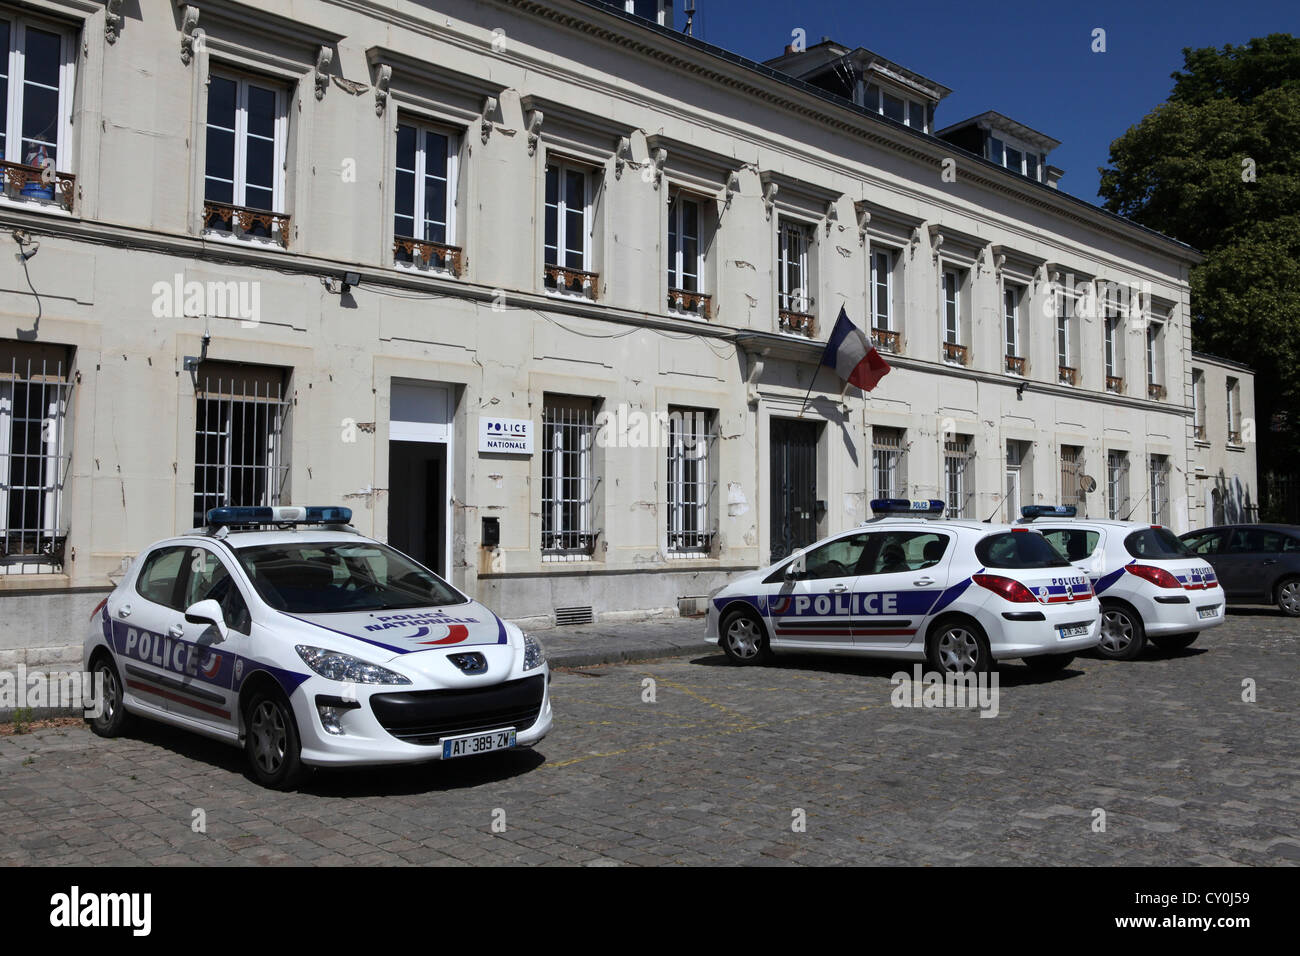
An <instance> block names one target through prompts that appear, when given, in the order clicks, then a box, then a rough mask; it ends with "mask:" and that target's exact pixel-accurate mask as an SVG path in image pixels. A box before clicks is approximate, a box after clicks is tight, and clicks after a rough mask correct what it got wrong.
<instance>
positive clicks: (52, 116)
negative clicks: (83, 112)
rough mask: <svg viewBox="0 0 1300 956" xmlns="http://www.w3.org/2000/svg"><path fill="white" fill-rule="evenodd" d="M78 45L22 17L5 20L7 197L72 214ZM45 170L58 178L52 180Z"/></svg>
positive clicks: (2, 88) (1, 87)
mask: <svg viewBox="0 0 1300 956" xmlns="http://www.w3.org/2000/svg"><path fill="white" fill-rule="evenodd" d="M74 41H75V38H74V36H73V34H72V33H71V31H67V30H59V29H57V28H53V27H51V26H48V25H46V24H44V23H40V22H37V21H29V20H26V19H24V18H21V17H12V18H11V17H8V16H5V17H3V18H0V50H3V53H4V55H3V56H2V57H0V161H3V162H4V163H5V165H4V167H3V169H4V191H5V195H6V196H9V197H11V198H18V199H25V200H31V201H36V202H58V203H60V204H62V205H63V206H65V207H66V208H67V209H69V210H70V209H72V204H73V200H74V198H75V183H76V180H75V178H74V177H73V176H72V175H71V174H68V173H66V172H65V171H66V170H67V169H68V168H69V167H70V164H71V159H72V148H71V139H72V129H71V121H70V119H69V117H70V116H71V113H72V95H73V78H74V65H75V48H76V44H75V42H74ZM38 170H39V171H40V172H39V173H38V172H37V171H38ZM46 170H48V171H49V173H54V174H55V175H54V178H53V179H52V180H51V179H50V178H49V173H46V172H45V171H46ZM42 174H44V175H42Z"/></svg>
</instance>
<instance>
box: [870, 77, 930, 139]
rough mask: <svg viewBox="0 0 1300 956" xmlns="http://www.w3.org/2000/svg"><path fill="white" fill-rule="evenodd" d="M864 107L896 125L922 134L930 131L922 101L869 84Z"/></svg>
mask: <svg viewBox="0 0 1300 956" xmlns="http://www.w3.org/2000/svg"><path fill="white" fill-rule="evenodd" d="M863 105H864V106H866V108H867V109H869V110H871V111H872V112H873V113H879V114H880V115H881V116H884V117H887V118H889V119H891V120H893V121H894V122H896V123H902V124H903V125H904V126H910V127H912V129H917V130H920V131H921V132H922V133H928V132H929V131H930V128H929V126H928V124H927V123H926V121H925V112H926V110H925V104H924V103H922V102H921V101H920V100H914V99H911V98H909V97H906V96H902V95H901V94H898V93H893V92H891V91H889V90H887V89H885V88H884V87H882V86H878V85H877V84H875V83H868V84H867V91H866V101H865V102H864V103H863Z"/></svg>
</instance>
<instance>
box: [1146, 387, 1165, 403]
mask: <svg viewBox="0 0 1300 956" xmlns="http://www.w3.org/2000/svg"><path fill="white" fill-rule="evenodd" d="M1165 394H1166V393H1165V387H1164V386H1163V385H1161V384H1159V383H1157V382H1151V383H1150V384H1149V385H1147V398H1150V399H1152V400H1153V401H1157V402H1163V401H1164V400H1165Z"/></svg>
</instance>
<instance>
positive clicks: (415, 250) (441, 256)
mask: <svg viewBox="0 0 1300 956" xmlns="http://www.w3.org/2000/svg"><path fill="white" fill-rule="evenodd" d="M403 256H405V257H407V258H405V259H403V258H402V257H403ZM464 256H465V252H464V250H463V249H461V248H460V246H449V245H446V244H445V243H441V242H428V241H426V240H424V239H412V238H411V237H410V236H397V237H395V238H394V239H393V258H394V259H396V260H397V261H398V262H406V261H409V262H412V263H414V264H415V265H420V266H425V267H428V266H430V265H433V264H434V262H435V260H436V261H437V263H438V265H440V266H441V267H442V268H443V269H446V270H447V271H448V272H450V273H451V274H452V275H454V276H457V277H459V276H460V270H461V265H462V264H463V262H464Z"/></svg>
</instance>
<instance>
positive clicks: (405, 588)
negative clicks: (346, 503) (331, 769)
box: [84, 507, 552, 789]
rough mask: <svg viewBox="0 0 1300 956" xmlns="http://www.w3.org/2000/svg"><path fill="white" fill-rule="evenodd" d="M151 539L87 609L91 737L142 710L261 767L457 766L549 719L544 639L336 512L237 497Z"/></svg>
mask: <svg viewBox="0 0 1300 956" xmlns="http://www.w3.org/2000/svg"><path fill="white" fill-rule="evenodd" d="M207 517H208V525H207V527H206V528H202V529H196V530H194V531H191V532H189V533H187V534H184V535H181V536H179V537H176V538H170V539H167V540H165V541H159V542H158V543H156V544H154V545H152V546H150V547H149V548H147V549H145V551H144V552H142V553H141V554H140V555H139V557H137V558H136V560H135V561H134V562H133V563H132V565H131V569H130V571H128V573H127V575H126V577H125V578H124V579H123V580H122V581H121V583H120V584H119V585H118V586H117V587H116V588H115V589H114V590H113V592H112V593H111V594H110V595H109V596H108V597H107V598H106V599H105V600H103V601H101V602H100V603H99V605H98V606H97V607H96V608H95V610H94V612H93V613H92V614H91V623H90V632H89V634H88V635H87V637H86V641H85V647H84V663H85V667H86V669H87V671H89V672H91V673H93V674H94V675H96V678H97V679H99V680H102V682H103V688H104V690H103V709H102V714H101V715H100V716H99V717H97V718H95V719H93V720H92V721H91V722H90V723H91V729H92V730H94V731H95V733H97V734H99V735H101V736H105V737H113V736H117V735H118V734H121V733H123V732H124V731H125V730H126V729H127V725H128V723H129V722H130V720H131V719H132V718H134V717H144V718H148V719H151V720H157V721H161V722H163V723H167V724H172V725H175V726H178V727H182V728H185V729H187V730H192V731H194V732H196V733H200V734H203V735H205V736H208V737H212V738H215V739H217V740H221V741H224V742H226V743H229V744H234V745H236V746H240V747H242V748H243V749H244V750H245V752H246V754H247V756H248V761H249V766H250V768H251V770H252V773H253V776H254V777H255V778H256V779H257V780H258V781H259V782H260V783H262V784H264V785H265V786H268V787H272V788H275V789H287V788H290V787H293V786H294V785H295V784H296V782H297V781H298V779H299V778H300V776H301V772H302V769H303V767H304V766H308V767H326V766H357V765H366V764H389V763H412V762H417V761H426V760H439V759H441V760H447V759H452V758H456V757H466V756H472V755H476V754H483V753H488V752H492V751H497V750H508V749H511V748H514V747H528V746H532V745H533V744H536V743H537V742H538V741H540V740H541V739H542V738H543V737H544V736H546V733H547V732H548V731H549V730H550V728H551V720H552V717H551V704H550V695H549V686H548V685H549V682H550V671H549V668H548V667H547V664H546V657H545V654H544V652H543V650H542V647H541V645H540V644H539V643H538V642H537V641H536V640H535V639H533V638H532V637H530V636H528V635H527V634H524V633H523V632H522V631H520V630H519V628H518V627H516V626H515V625H513V624H507V623H506V622H504V621H502V620H501V619H500V618H499V617H497V616H496V615H495V614H493V613H492V612H491V611H490V610H488V609H487V608H486V607H484V606H483V605H482V604H479V603H478V602H476V601H473V600H471V599H470V598H469V597H467V596H466V595H464V594H462V593H461V592H460V591H458V590H456V589H455V588H453V587H452V586H451V585H450V584H448V583H447V582H446V581H444V580H442V578H440V577H438V575H436V574H434V573H433V572H432V571H429V570H428V569H427V568H424V567H422V566H421V565H419V564H417V563H416V562H415V561H413V560H411V559H410V558H408V557H407V556H405V555H404V554H402V553H400V552H399V551H396V550H394V549H393V548H390V547H388V546H387V545H384V544H381V543H379V542H378V541H374V540H372V539H370V538H366V537H364V536H362V535H360V534H358V533H357V532H356V530H355V529H353V528H352V527H351V526H350V525H349V522H350V521H351V520H352V512H351V510H350V509H348V508H339V507H307V508H304V507H275V508H267V507H250V508H243V507H227V508H214V509H213V510H212V511H210V512H208V515H207Z"/></svg>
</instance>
